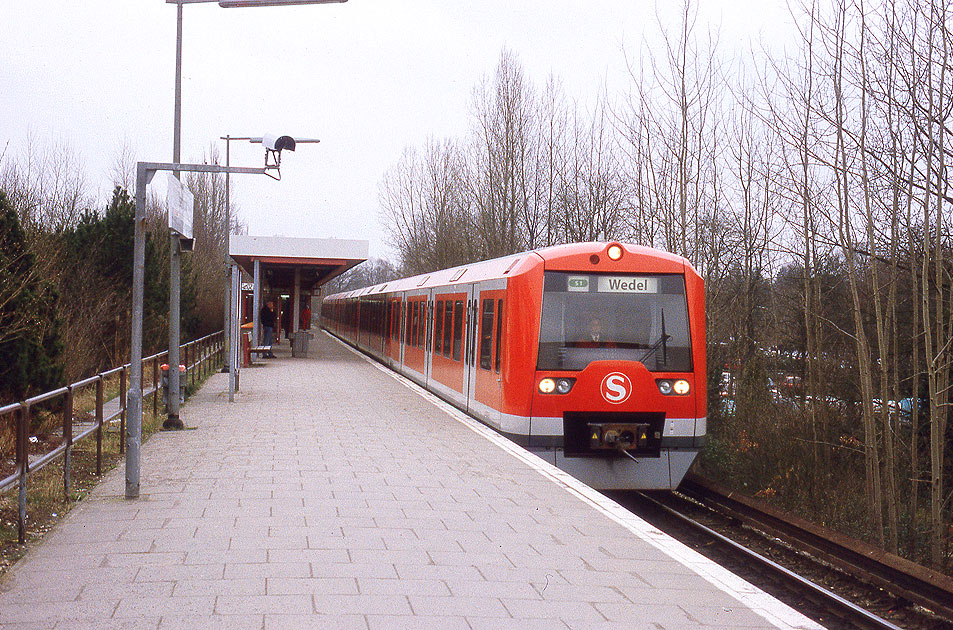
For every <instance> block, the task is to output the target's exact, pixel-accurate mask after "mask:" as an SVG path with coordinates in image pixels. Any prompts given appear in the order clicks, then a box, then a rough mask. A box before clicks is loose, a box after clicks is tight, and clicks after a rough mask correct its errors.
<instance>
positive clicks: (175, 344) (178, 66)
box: [162, 2, 185, 429]
mask: <svg viewBox="0 0 953 630" xmlns="http://www.w3.org/2000/svg"><path fill="white" fill-rule="evenodd" d="M175 26H176V30H175V34H176V35H175V111H174V119H173V121H172V163H173V164H179V163H180V160H179V157H180V155H181V148H182V3H181V2H179V3H177V5H176V24H175ZM174 173H175V178H176V179H181V173H179V171H174ZM169 259H170V261H171V262H170V263H169V397H168V398H169V406H168V411H169V417H168V418H166V419H165V421H164V422H163V423H162V428H163V429H182V428H184V426H185V425H184V424H182V421H181V420H180V419H179V344H180V343H181V339H182V335H181V331H180V326H181V316H180V312H179V297H180V295H179V294H180V284H181V277H180V274H181V268H182V248H181V246H180V244H179V237H178V235H177V234H174V233H173V234H172V235H171V237H170V239H169Z"/></svg>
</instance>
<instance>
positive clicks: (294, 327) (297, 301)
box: [291, 267, 301, 332]
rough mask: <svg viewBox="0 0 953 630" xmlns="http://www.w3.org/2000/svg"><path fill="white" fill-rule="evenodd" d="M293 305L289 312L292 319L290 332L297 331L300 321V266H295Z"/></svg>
mask: <svg viewBox="0 0 953 630" xmlns="http://www.w3.org/2000/svg"><path fill="white" fill-rule="evenodd" d="M292 299H293V300H294V307H293V309H294V310H292V312H291V317H292V318H293V319H294V321H293V322H292V324H291V332H298V330H300V328H301V327H300V326H299V324H300V323H301V268H300V267H295V290H294V297H293V298H292Z"/></svg>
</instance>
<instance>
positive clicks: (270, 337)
mask: <svg viewBox="0 0 953 630" xmlns="http://www.w3.org/2000/svg"><path fill="white" fill-rule="evenodd" d="M274 308H275V303H274V302H272V301H271V300H268V302H266V303H265V306H264V308H262V309H261V314H260V316H259V319H260V320H261V336H262V340H261V345H263V346H268V354H266V355H265V357H266V358H269V359H274V358H275V354H274V353H273V352H272V351H271V346H272V344H274V341H275V340H274V336H275V311H274Z"/></svg>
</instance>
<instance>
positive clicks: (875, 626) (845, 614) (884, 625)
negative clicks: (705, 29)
mask: <svg viewBox="0 0 953 630" xmlns="http://www.w3.org/2000/svg"><path fill="white" fill-rule="evenodd" d="M638 494H639V496H640V497H642V498H643V499H644V500H646V501H648V502H650V503H652V504H653V505H654V506H655V507H657V508H659V509H661V510H663V511H665V512H666V513H667V514H670V515H671V516H674V517H676V518H678V519H679V520H681V521H682V522H684V523H686V524H688V525H690V526H691V527H692V528H693V529H696V530H698V531H701V532H703V533H704V534H705V535H706V536H709V537H711V538H713V539H715V540H716V541H718V542H719V543H721V544H723V545H725V546H726V547H728V548H730V549H731V550H732V551H734V552H736V553H739V554H741V555H743V556H744V557H745V558H746V559H748V560H753V561H755V562H757V563H758V564H760V565H761V566H763V567H765V568H767V569H768V570H769V571H771V572H772V573H773V574H774V575H776V576H778V577H780V578H781V579H783V580H784V581H786V582H788V583H789V584H792V585H793V586H794V588H796V589H798V590H803V591H807V592H808V593H810V594H811V595H813V596H814V597H816V598H818V599H819V600H820V601H822V602H823V604H824V605H825V606H827V607H828V608H829V609H830V610H831V611H832V612H833V614H835V615H837V616H838V617H839V618H841V619H844V620H845V621H848V622H850V623H852V624H854V625H856V627H858V628H869V629H871V630H903V629H902V628H900V626H896V625H894V624H892V623H890V622H889V621H887V620H886V619H884V618H882V617H879V616H877V615H875V614H873V613H872V612H870V611H869V610H866V609H864V608H862V607H860V606H858V605H856V604H854V603H853V602H850V601H848V600H846V599H844V598H843V597H841V596H840V595H838V594H836V593H833V592H831V591H829V590H827V589H826V588H824V587H822V586H819V585H817V584H815V583H814V582H812V581H810V580H808V579H807V578H805V577H803V576H800V575H798V574H797V573H794V572H793V571H791V570H790V569H787V568H785V567H783V566H781V565H780V564H778V563H776V562H774V561H773V560H770V559H768V558H765V557H764V556H762V555H761V554H759V553H756V552H755V551H752V550H751V549H748V548H747V547H745V546H744V545H741V544H739V543H736V542H735V541H733V540H731V539H730V538H727V537H725V536H723V535H721V534H719V533H718V532H716V531H715V530H713V529H711V528H709V527H706V526H705V525H702V524H701V523H699V522H697V521H695V520H694V519H692V518H690V517H688V516H685V515H684V514H682V513H680V512H678V511H677V510H674V509H672V508H670V507H669V506H667V505H665V504H663V503H660V502H659V501H657V500H656V499H653V498H652V497H650V496H648V495H646V494H644V493H638Z"/></svg>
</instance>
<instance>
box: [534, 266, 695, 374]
mask: <svg viewBox="0 0 953 630" xmlns="http://www.w3.org/2000/svg"><path fill="white" fill-rule="evenodd" d="M602 360H621V361H639V362H640V363H642V364H644V365H645V367H646V368H648V369H649V370H650V371H656V372H689V371H691V369H692V352H691V337H690V335H689V330H688V302H687V300H686V297H685V278H684V277H683V276H679V275H638V276H633V275H608V274H577V273H564V272H555V271H547V272H546V273H545V274H544V284H543V311H542V319H541V322H540V331H539V356H538V360H537V369H539V370H581V369H583V368H585V367H586V366H587V365H589V363H591V362H592V361H602Z"/></svg>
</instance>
